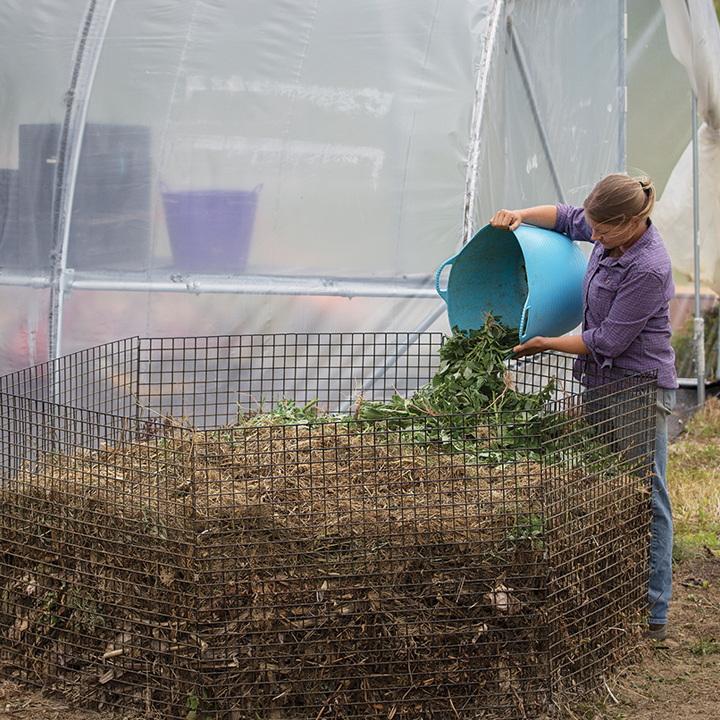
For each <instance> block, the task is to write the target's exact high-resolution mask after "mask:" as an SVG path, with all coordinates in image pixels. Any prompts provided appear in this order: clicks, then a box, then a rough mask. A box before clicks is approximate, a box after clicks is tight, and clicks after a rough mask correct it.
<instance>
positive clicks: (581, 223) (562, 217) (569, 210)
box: [553, 203, 594, 242]
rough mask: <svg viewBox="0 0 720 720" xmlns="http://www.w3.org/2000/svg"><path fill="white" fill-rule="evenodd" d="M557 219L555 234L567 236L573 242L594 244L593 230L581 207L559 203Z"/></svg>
mask: <svg viewBox="0 0 720 720" xmlns="http://www.w3.org/2000/svg"><path fill="white" fill-rule="evenodd" d="M556 208H557V219H556V220H555V227H554V228H553V230H555V232H559V233H563V234H565V235H567V236H568V237H569V238H570V239H571V240H578V241H580V242H594V241H593V239H592V228H591V227H590V225H588V222H587V220H586V219H585V210H584V208H581V207H573V206H572V205H563V204H562V203H558V204H557V205H556Z"/></svg>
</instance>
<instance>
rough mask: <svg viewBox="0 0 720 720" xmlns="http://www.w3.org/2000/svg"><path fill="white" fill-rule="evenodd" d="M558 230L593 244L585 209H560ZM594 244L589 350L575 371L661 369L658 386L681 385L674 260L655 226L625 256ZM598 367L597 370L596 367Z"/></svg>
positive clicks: (585, 328)
mask: <svg viewBox="0 0 720 720" xmlns="http://www.w3.org/2000/svg"><path fill="white" fill-rule="evenodd" d="M555 230H556V232H561V233H564V234H565V235H567V236H568V237H569V238H570V239H571V240H580V241H585V242H593V240H592V228H591V227H590V225H588V223H587V221H586V220H585V211H584V210H583V208H581V207H571V206H569V205H560V204H559V205H558V206H557V222H556V223H555ZM608 252H609V251H608V250H606V249H605V248H604V247H603V246H602V245H601V244H600V243H599V242H598V243H594V247H593V249H592V253H591V254H590V259H589V260H588V266H587V270H586V272H585V279H584V281H583V324H582V339H583V341H584V342H585V345H587V348H588V350H590V354H589V355H581V356H580V357H579V358H578V362H577V364H576V372H578V373H583V374H584V373H585V371H589V372H590V373H592V372H593V371H596V368H600V371H601V372H602V371H604V370H608V371H612V370H613V369H616V370H620V371H624V370H631V371H640V372H645V371H653V370H657V377H658V387H661V388H676V387H678V382H677V373H676V372H675V352H674V351H673V349H672V347H671V345H670V337H671V334H672V333H671V330H670V306H669V302H670V298H672V296H673V295H674V294H675V283H674V282H673V277H672V264H671V262H670V256H669V255H668V253H667V250H666V249H665V245H663V241H662V239H661V238H660V235H659V233H658V231H657V230H656V229H655V226H654V225H653V224H652V223H650V225H649V226H648V229H647V230H646V231H645V234H644V235H643V236H642V237H641V238H640V239H639V240H638V241H637V242H636V243H635V244H634V245H633V246H632V247H631V248H630V249H629V250H628V251H627V252H626V253H624V254H623V255H622V256H621V257H619V258H612V257H609V256H608ZM593 365H595V366H596V367H593Z"/></svg>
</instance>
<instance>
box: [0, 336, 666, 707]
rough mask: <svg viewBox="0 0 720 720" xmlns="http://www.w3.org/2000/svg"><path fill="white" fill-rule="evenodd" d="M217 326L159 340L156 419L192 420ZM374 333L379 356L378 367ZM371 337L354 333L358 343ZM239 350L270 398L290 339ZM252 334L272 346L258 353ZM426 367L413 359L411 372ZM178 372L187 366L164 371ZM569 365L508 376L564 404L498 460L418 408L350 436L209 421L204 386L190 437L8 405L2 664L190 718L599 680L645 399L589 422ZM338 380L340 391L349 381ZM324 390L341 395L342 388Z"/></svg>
mask: <svg viewBox="0 0 720 720" xmlns="http://www.w3.org/2000/svg"><path fill="white" fill-rule="evenodd" d="M208 340H209V342H208V344H205V345H203V344H202V343H203V341H202V340H201V341H200V344H199V345H196V344H195V342H194V341H193V343H192V352H191V353H188V351H187V343H185V342H182V343H180V344H179V346H177V345H172V344H171V345H170V346H171V347H173V352H174V353H176V355H177V353H178V347H179V360H180V362H179V363H168V361H167V358H166V356H165V357H164V360H163V362H164V363H165V364H164V365H163V364H162V363H158V362H157V361H156V359H153V356H152V354H150V357H151V361H152V362H151V363H149V365H150V367H151V368H152V372H153V373H157V372H158V371H157V367H158V365H160V366H161V367H165V368H166V376H165V377H158V375H157V374H156V375H153V374H152V373H150V372H148V377H150V378H151V380H150V381H149V382H148V383H147V385H148V386H149V387H150V390H149V391H148V392H147V393H146V396H145V397H150V398H151V401H150V402H149V403H148V405H152V404H153V403H155V405H156V408H157V410H156V412H157V413H158V417H160V414H163V416H166V414H167V409H168V408H177V407H179V405H178V404H177V401H176V400H175V398H178V397H179V398H181V399H182V405H180V406H181V407H183V408H185V409H187V408H188V405H189V403H188V397H191V398H193V403H190V405H192V407H193V408H194V410H195V412H196V413H197V410H198V408H199V403H200V396H201V393H199V392H188V389H189V390H190V391H192V390H193V388H192V386H191V383H190V381H189V379H188V378H189V375H188V368H189V367H190V366H191V365H192V358H193V357H194V353H196V352H197V350H196V348H197V347H201V348H206V349H207V348H208V347H209V348H212V349H216V351H217V352H218V355H222V353H223V352H225V351H224V350H223V351H220V350H219V348H225V347H228V345H229V343H226V342H224V341H223V342H219V341H217V339H208ZM157 342H160V343H161V344H162V343H165V342H166V341H157ZM386 343H387V337H386V336H382V337H381V351H380V352H378V351H377V349H375V348H370V349H371V353H370V357H372V358H373V361H374V362H378V358H381V361H382V364H383V367H384V366H385V365H386V364H387V359H386V358H387V351H386V349H385V348H386ZM241 345H242V343H238V344H237V346H241ZM369 345H371V343H370V342H369V341H368V336H363V342H362V343H361V344H357V343H356V344H353V345H352V347H354V348H358V347H361V348H363V350H364V351H365V348H367V347H368V346H369ZM167 347H168V346H167V345H162V348H163V352H166V349H167ZM249 347H253V348H255V352H256V353H257V355H255V356H252V355H251V357H258V358H260V359H259V360H258V362H260V363H261V366H262V367H263V368H264V371H263V372H259V373H257V374H256V375H255V376H253V377H254V378H255V382H257V383H258V384H260V385H262V384H263V383H265V385H264V386H263V388H262V390H261V392H263V393H264V392H267V391H268V385H267V383H269V382H271V381H273V382H274V380H272V379H273V378H275V379H277V378H278V377H279V376H283V375H284V374H285V372H284V371H285V370H286V365H287V364H288V357H293V354H292V352H290V353H288V343H287V337H286V336H283V338H282V341H281V343H279V344H278V343H275V344H272V343H270V344H268V343H267V342H263V343H260V344H258V343H255V344H254V345H253V343H252V342H250V343H249ZM269 347H270V348H278V347H280V348H281V353H282V354H281V357H280V358H279V359H275V358H272V357H270V358H268V355H267V353H268V352H269V351H268V348H269ZM292 347H293V345H292V344H291V345H290V350H292ZM301 347H302V348H308V347H313V348H314V347H316V346H315V345H311V344H309V343H307V342H302V343H301ZM318 347H319V346H318ZM426 347H427V348H429V349H432V350H433V352H434V349H435V347H436V346H434V345H431V344H429V343H428V344H427V346H426ZM303 352H307V351H306V350H303ZM211 354H212V353H211V352H210V353H209V355H211ZM230 355H231V353H230V352H227V353H225V355H224V356H223V358H222V360H221V361H217V364H218V365H220V366H221V367H222V366H223V364H224V365H225V367H227V366H228V365H229V364H230V363H229V358H230ZM418 355H421V353H418ZM318 356H322V357H328V355H327V353H326V354H324V355H323V354H322V353H318V354H317V355H316V356H314V357H318ZM234 357H238V355H237V354H235V355H234ZM123 362H125V361H124V360H123ZM214 362H216V361H215V360H213V359H212V358H211V362H210V363H209V364H208V365H201V366H200V368H199V370H198V373H197V374H196V375H195V377H199V378H201V380H202V382H203V383H205V384H204V387H205V388H206V389H207V382H206V378H207V377H208V376H212V377H213V378H217V377H219V378H220V384H222V385H223V386H228V387H230V386H232V385H234V383H235V381H236V380H235V378H233V379H232V380H230V379H229V378H228V377H227V376H226V377H223V376H222V372H220V373H218V372H217V369H216V366H213V363H214ZM425 362H426V361H425V360H424V359H423V360H422V361H418V360H416V359H413V360H412V363H411V368H412V370H411V373H412V374H413V376H415V377H416V378H417V379H415V377H414V378H413V380H412V382H420V381H421V380H422V377H423V373H424V372H425V368H426V367H427V368H428V369H430V366H429V365H427V364H425ZM175 364H179V365H180V367H181V368H182V370H181V371H180V372H174V371H173V372H171V373H170V376H169V377H167V368H168V367H173V365H175ZM348 366H350V367H353V363H348ZM357 366H358V367H363V368H366V367H367V364H366V361H362V362H360V361H358V364H357ZM76 367H77V369H78V371H79V370H80V366H76ZM84 367H86V368H87V366H84ZM327 367H330V364H329V363H327ZM393 367H397V363H395V364H394V365H393ZM569 367H570V365H569V361H568V360H567V359H563V358H553V359H552V361H551V362H547V363H542V362H538V361H534V362H531V363H523V364H522V366H521V367H520V368H518V369H517V370H516V381H517V382H523V383H525V384H533V383H534V384H538V385H540V386H543V387H544V386H546V385H547V383H548V382H549V381H550V380H551V379H552V380H554V381H555V383H556V392H555V395H554V400H553V401H551V402H550V403H549V404H548V406H547V408H546V411H545V413H544V420H543V423H542V426H539V425H535V426H534V427H528V428H527V429H525V430H523V433H524V436H522V444H524V445H526V446H537V448H538V450H540V447H541V445H542V454H540V453H538V455H537V456H536V457H535V459H528V456H527V453H526V452H523V451H518V450H509V451H506V453H505V455H504V458H503V460H504V462H503V463H502V464H501V465H497V452H498V446H497V445H498V444H497V442H496V440H497V437H498V436H502V434H503V433H502V431H499V432H498V426H497V423H496V418H494V417H492V416H487V417H483V416H468V417H465V418H462V419H461V418H458V419H456V421H455V423H454V425H455V426H456V427H459V428H462V427H463V425H466V426H467V427H466V428H465V429H466V430H467V432H468V434H469V433H472V434H473V435H474V436H475V437H476V438H485V440H476V442H475V444H474V451H473V452H472V453H468V452H465V453H457V452H453V451H452V449H451V448H449V447H441V446H438V445H437V444H434V445H429V444H419V443H418V442H417V441H416V439H417V437H418V436H419V435H418V434H419V433H421V432H424V431H425V427H424V425H425V422H424V421H423V420H421V419H418V420H417V421H415V423H414V424H413V426H411V427H406V428H404V432H398V431H397V429H394V430H393V429H392V428H389V427H388V426H387V425H386V424H384V423H366V424H365V425H364V432H362V433H359V434H358V433H354V432H352V430H351V426H350V425H349V424H346V423H326V424H317V425H315V426H298V425H291V426H279V427H250V428H248V427H245V428H233V427H223V426H222V423H218V422H215V423H213V422H212V417H213V416H212V413H213V412H215V408H219V410H218V413H219V414H220V416H221V417H223V418H224V417H225V413H226V412H227V410H226V408H227V405H228V404H229V402H230V397H231V393H229V391H225V390H223V392H224V393H225V395H224V396H223V393H218V392H212V393H210V394H211V395H212V396H213V397H217V396H221V397H222V398H224V399H223V400H222V401H217V402H216V401H213V403H211V404H210V409H209V410H208V411H206V412H205V414H204V415H202V417H203V419H204V420H205V421H206V422H207V423H208V427H211V428H212V429H210V430H206V431H204V432H201V431H198V430H192V429H190V428H189V427H187V426H183V424H182V423H177V422H174V421H172V420H170V419H168V418H167V417H165V419H164V420H163V421H162V422H153V423H149V422H148V421H147V420H146V419H145V417H143V418H138V417H137V415H135V416H134V418H133V413H132V412H131V413H130V416H131V417H130V418H128V417H125V418H122V417H118V416H114V415H105V414H101V413H97V412H94V411H80V410H78V409H77V408H72V407H70V408H68V407H64V406H50V405H47V404H44V405H43V406H42V409H41V410H38V408H37V407H32V402H33V401H26V402H27V403H28V404H27V405H26V406H23V405H22V402H20V400H19V399H17V398H13V403H14V404H13V405H12V414H13V415H14V416H15V417H16V418H19V417H20V416H24V417H25V419H22V418H21V419H20V421H19V422H16V424H15V425H14V429H13V430H12V432H14V433H15V434H16V435H17V436H19V438H18V439H15V440H13V441H12V442H10V441H8V440H7V437H8V433H7V432H6V430H7V428H6V427H5V426H4V428H3V430H4V432H3V438H4V441H3V448H4V456H3V461H4V465H5V467H6V468H8V467H13V468H14V472H13V473H11V474H6V475H5V478H4V490H5V492H4V496H5V497H4V503H3V508H4V510H3V516H2V532H3V537H4V541H5V542H4V545H5V549H6V552H5V555H4V560H3V564H2V568H1V569H0V572H1V573H2V577H1V578H0V579H1V580H2V582H3V587H4V592H5V600H4V602H3V603H2V606H1V608H2V621H3V626H4V627H7V628H8V630H7V633H6V634H5V638H4V642H3V645H4V653H3V654H4V655H5V657H6V660H7V659H8V658H11V659H12V661H13V662H15V663H16V666H17V675H18V678H19V679H22V680H25V681H29V682H33V683H35V684H45V685H47V684H51V683H52V684H54V685H55V686H56V687H57V688H61V689H63V690H64V691H65V692H66V693H67V694H68V695H70V696H72V697H74V699H76V700H77V701H78V702H80V703H83V704H92V705H94V706H95V707H102V706H104V705H105V706H118V707H123V708H125V707H127V706H128V704H131V705H134V706H139V707H144V708H145V709H150V710H152V711H153V712H155V713H158V714H159V715H161V716H164V717H168V718H171V717H172V718H174V717H186V716H187V713H188V712H189V709H192V707H193V706H196V708H197V709H198V710H200V711H203V712H209V713H213V717H218V718H220V717H235V718H244V717H257V716H260V717H264V716H266V717H313V718H314V717H317V716H318V714H323V713H327V714H331V713H337V712H340V713H343V714H344V715H345V716H347V717H366V716H369V715H382V716H384V715H391V714H392V715H393V716H397V717H423V716H425V715H427V716H430V715H429V714H428V713H430V710H428V708H431V709H432V712H431V713H430V714H432V716H433V717H445V716H447V717H457V716H458V715H459V716H460V717H479V716H481V715H482V714H483V713H485V714H487V713H493V712H494V713H496V714H497V715H501V716H505V717H523V716H525V715H533V714H538V713H540V712H542V711H543V710H544V709H545V708H546V707H547V704H548V703H549V702H550V700H551V698H552V697H553V695H554V694H556V693H558V692H560V691H563V692H564V691H578V690H579V689H583V688H587V687H589V686H592V684H593V683H594V682H597V681H598V677H600V676H601V675H602V674H603V673H605V672H607V668H608V664H609V663H611V662H612V661H613V660H614V658H615V657H616V656H617V655H618V654H620V653H621V652H623V649H627V647H628V642H627V635H629V634H631V630H632V627H633V623H636V620H637V616H638V614H639V612H640V610H641V608H642V604H643V597H644V596H643V586H644V583H643V573H644V567H645V550H644V545H645V543H644V535H645V534H646V532H647V523H646V520H647V518H646V517H645V515H644V511H643V508H645V507H646V502H645V501H644V500H643V498H642V495H641V491H642V490H643V489H644V488H645V487H646V484H647V481H646V476H647V473H646V470H647V462H648V453H647V448H648V447H649V438H650V437H652V421H653V420H654V390H653V385H652V382H651V381H650V380H648V379H636V380H635V381H633V382H632V383H625V384H624V385H623V386H622V387H621V388H615V389H613V390H612V391H611V392H609V393H608V394H606V395H605V396H603V397H605V398H606V399H605V400H604V405H602V407H600V409H599V410H598V409H597V408H596V407H595V406H594V405H592V402H596V403H597V398H596V397H595V396H592V397H589V396H588V394H587V393H585V394H582V393H577V392H572V391H573V390H576V389H577V386H576V385H573V382H574V381H573V380H572V378H571V375H570V374H569ZM267 368H270V369H271V372H269V371H268V372H266V370H267ZM417 368H419V369H417ZM105 370H107V367H105ZM399 372H400V373H401V370H400V371H399ZM313 373H316V371H315V370H313ZM139 375H140V376H142V372H140V373H139ZM160 375H162V373H160ZM110 376H111V377H117V373H114V372H111V373H110ZM236 377H238V376H236ZM345 377H346V378H348V379H349V380H346V387H347V383H348V382H351V383H355V382H356V376H355V375H354V374H353V373H352V372H348V373H346V376H345ZM560 377H562V383H560V382H558V378H560ZM568 377H570V379H569V380H568ZM312 378H313V379H312V380H311V382H307V381H306V376H305V375H304V374H302V383H296V384H295V385H293V386H292V387H291V386H290V385H289V384H285V385H282V384H281V385H279V386H278V385H270V387H271V389H272V391H273V392H278V388H280V391H281V392H282V393H283V394H285V395H287V394H288V393H289V391H290V389H292V390H295V391H297V390H298V387H300V391H301V392H300V394H299V395H295V397H297V399H298V401H299V402H300V401H305V400H306V399H307V398H308V397H309V396H310V395H312V394H313V393H314V391H315V389H316V387H317V386H314V385H313V383H317V384H318V385H319V384H321V380H317V379H316V375H313V376H312ZM213 382H215V379H213ZM279 382H282V377H280V381H279ZM293 382H295V378H293ZM80 384H81V385H82V386H84V387H95V386H96V382H95V381H94V380H93V379H92V378H81V379H80ZM560 385H562V388H561V390H557V387H559V386H560ZM180 386H181V387H182V391H181V392H178V388H179V387H180ZM235 387H237V386H235ZM248 387H249V389H250V392H252V393H255V392H256V391H255V386H253V385H252V383H251V382H249V383H248ZM395 388H396V385H395V383H394V382H393V383H388V384H385V385H384V390H385V391H388V390H389V391H394V390H395ZM161 391H162V392H161ZM163 392H164V393H168V394H169V395H170V396H171V397H172V398H173V400H172V401H171V402H169V403H168V402H167V401H166V400H165V399H164V397H165V396H163V395H162V393H163ZM334 392H335V398H337V400H336V401H344V392H345V390H343V389H341V388H340V384H338V385H337V387H336V389H335V390H334ZM73 397H83V398H85V397H91V398H92V397H93V394H92V393H89V394H88V393H84V394H82V393H78V394H76V395H75V396H73ZM8 398H9V396H7V395H3V399H4V400H5V399H8ZM153 398H154V399H153ZM328 402H331V400H330V395H328ZM49 407H52V409H53V413H52V416H43V413H44V412H45V413H46V412H47V408H49ZM588 408H590V409H591V410H594V412H595V415H594V416H592V422H590V423H588V422H587V415H588V413H587V410H588ZM604 411H609V412H610V413H611V414H612V418H613V425H612V427H610V428H608V427H607V422H606V421H607V418H606V417H605V416H604V415H602V412H604ZM598 413H600V415H598ZM3 415H5V412H3ZM29 417H31V418H33V420H32V421H30V420H27V418H29ZM583 418H585V420H583ZM598 418H599V421H598ZM133 420H134V421H133ZM517 420H518V419H517V418H505V421H504V422H505V423H506V424H507V426H508V427H511V426H514V425H515V424H516V421H517ZM603 423H605V424H603ZM58 427H59V428H62V429H63V430H64V433H65V434H64V435H63V436H62V442H58V435H57V432H56V429H57V428H58ZM48 428H50V430H52V433H54V434H52V433H51V432H50V431H49V430H48ZM589 428H590V430H589ZM589 432H590V433H591V435H592V441H590V436H589V435H588V433H589ZM493 436H494V438H493ZM98 438H102V439H103V443H104V446H103V447H101V445H100V444H99V443H98ZM20 447H31V448H33V451H32V452H33V457H32V459H31V461H28V458H27V455H25V456H24V457H25V462H24V464H23V467H22V469H21V470H18V465H17V463H15V464H14V465H13V463H12V462H11V463H7V462H6V461H7V460H8V459H9V458H8V456H12V455H13V453H17V452H18V450H19V448H20ZM633 448H634V450H632V449H633ZM629 450H632V451H631V452H630V451H629ZM643 463H644V464H643ZM643 468H644V469H643ZM608 513H611V514H612V521H611V522H608ZM608 628H611V631H610V632H608ZM23 658H27V660H24V659H23ZM87 678H94V679H93V681H92V682H91V683H88V682H87ZM232 713H234V714H232Z"/></svg>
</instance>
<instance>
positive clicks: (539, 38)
mask: <svg viewBox="0 0 720 720" xmlns="http://www.w3.org/2000/svg"><path fill="white" fill-rule="evenodd" d="M0 21H1V23H2V27H3V33H2V39H1V40H0V67H2V71H1V72H0V92H2V106H3V123H2V125H1V126H0V166H1V167H2V169H0V228H1V234H0V267H1V273H0V297H1V298H2V303H3V313H2V318H3V319H2V330H1V331H0V351H1V352H0V369H1V370H2V371H3V372H5V371H8V370H11V369H14V368H16V367H20V366H24V365H27V364H29V363H34V362H38V361H42V360H44V359H46V358H47V357H48V356H51V357H52V356H55V355H58V354H60V353H67V352H72V351H75V350H77V349H79V348H82V347H86V346H89V345H93V344H98V343H100V342H105V341H108V340H112V339H116V338H120V337H128V336H133V335H140V336H160V337H164V336H192V335H208V334H218V335H221V334H235V333H256V332H261V333H266V332H269V333H283V332H315V331H341V332H345V331H384V330H414V329H427V328H429V327H431V326H432V327H434V328H442V329H446V326H447V319H446V317H445V315H444V312H443V311H444V306H443V304H442V302H441V301H440V299H439V298H438V296H437V293H436V291H435V287H434V274H435V270H436V269H437V268H438V266H439V265H440V264H441V263H442V262H443V261H444V260H445V259H446V258H448V257H450V256H452V255H453V254H454V253H456V252H457V251H458V249H459V248H460V247H461V246H462V244H463V243H465V242H467V240H468V239H469V238H470V237H471V236H472V234H473V231H474V230H476V229H477V228H478V227H480V226H481V225H483V224H484V223H485V222H486V220H487V218H488V217H489V216H490V215H491V214H492V212H494V211H495V210H496V209H498V208H499V207H500V206H503V207H511V206H521V205H528V204H532V203H541V202H542V203H547V202H555V201H556V200H564V201H566V202H571V203H581V202H582V200H583V199H584V197H585V195H586V194H587V192H588V190H589V189H590V187H591V186H592V185H593V184H594V182H596V181H597V180H598V179H599V178H600V177H601V176H603V175H604V174H606V173H608V172H613V171H617V170H624V169H625V165H626V141H625V103H626V96H625V85H626V81H625V43H626V29H627V16H626V1H625V0H574V1H572V2H571V1H569V0H517V1H516V2H512V1H511V0H507V1H504V0H413V2H407V0H364V1H363V2H359V3H347V2H341V1H340V0H312V1H311V2H308V0H303V1H300V0H263V2H257V1H251V0H244V1H237V0H236V1H234V2H230V0H142V1H141V0H90V2H87V3H85V2H79V0H46V1H45V2H43V3H27V2H25V1H24V0H5V1H4V2H3V3H2V4H1V5H0Z"/></svg>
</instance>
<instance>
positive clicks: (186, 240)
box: [162, 185, 262, 273]
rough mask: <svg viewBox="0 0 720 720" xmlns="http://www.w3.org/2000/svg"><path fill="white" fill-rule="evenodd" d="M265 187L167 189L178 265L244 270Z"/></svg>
mask: <svg viewBox="0 0 720 720" xmlns="http://www.w3.org/2000/svg"><path fill="white" fill-rule="evenodd" d="M261 187H262V186H261V185H258V186H257V187H256V188H255V189H254V190H187V191H183V192H175V191H172V190H166V191H164V192H163V194H162V195H163V206H164V208H165V222H166V223H167V229H168V235H169V236H170V247H171V248H172V254H173V260H174V262H175V267H176V268H178V269H179V270H185V271H188V272H224V273H228V272H243V271H244V270H245V267H246V266H247V259H248V254H249V252H250V240H251V238H252V231H253V225H254V224H255V209H256V207H257V199H258V194H259V193H260V188H261Z"/></svg>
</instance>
